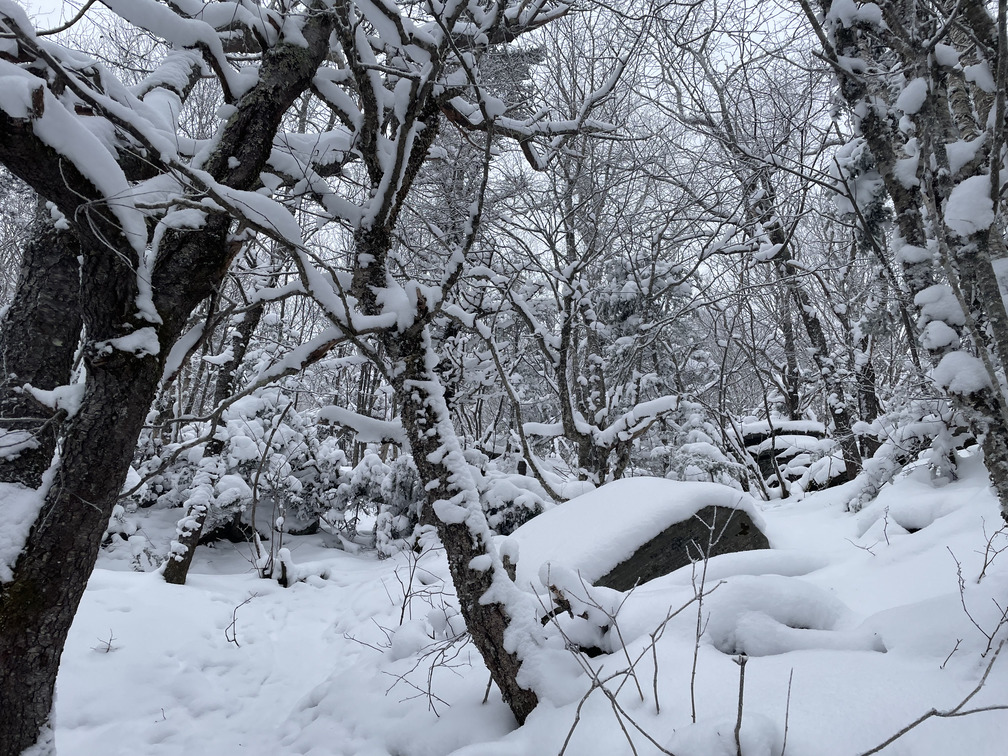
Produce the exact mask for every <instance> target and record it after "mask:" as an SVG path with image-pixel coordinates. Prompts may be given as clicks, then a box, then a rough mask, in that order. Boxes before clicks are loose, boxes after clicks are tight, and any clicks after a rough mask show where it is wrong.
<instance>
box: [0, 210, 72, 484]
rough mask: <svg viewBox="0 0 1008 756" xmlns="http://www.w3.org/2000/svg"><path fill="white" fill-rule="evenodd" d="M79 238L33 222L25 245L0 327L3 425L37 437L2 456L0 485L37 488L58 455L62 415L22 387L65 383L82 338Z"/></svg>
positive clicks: (0, 416)
mask: <svg viewBox="0 0 1008 756" xmlns="http://www.w3.org/2000/svg"><path fill="white" fill-rule="evenodd" d="M79 251H80V245H79V244H78V242H77V236H76V233H75V232H74V231H72V230H70V229H67V230H62V231H61V230H58V229H56V228H55V227H54V225H53V223H52V221H51V220H50V219H48V218H46V217H44V216H41V215H40V217H38V218H37V219H36V221H35V223H34V224H33V226H32V229H31V232H30V236H29V239H28V243H27V244H26V245H25V248H24V253H23V256H22V261H21V270H20V273H19V275H18V284H17V289H16V290H15V294H14V300H13V301H12V302H11V305H10V308H9V309H8V310H7V313H6V314H5V316H4V318H3V322H2V323H0V427H2V428H3V429H4V430H12V431H25V432H28V433H31V434H32V435H33V436H34V443H35V446H34V448H31V449H26V450H24V451H22V452H21V453H20V454H19V455H18V456H17V457H15V458H0V481H5V482H9V483H21V484H23V485H25V486H27V487H29V488H38V486H39V484H40V483H41V480H42V473H44V472H45V471H46V469H47V468H48V467H49V464H50V462H51V461H52V457H53V452H54V451H55V450H56V439H57V436H58V434H59V424H60V419H61V418H60V416H59V415H58V414H57V413H56V412H55V411H54V410H52V409H50V408H48V407H46V406H45V405H43V404H41V403H40V402H38V401H35V400H34V399H32V398H31V396H30V395H28V394H26V393H25V392H24V391H23V390H22V387H23V386H24V385H25V384H31V385H32V386H33V387H34V388H37V389H43V390H46V391H48V390H51V389H54V388H56V387H57V386H63V385H65V384H67V383H69V382H70V370H71V367H72V365H73V358H74V352H75V351H76V349H77V342H78V341H79V340H80V333H81V316H80V311H79V308H78V299H79V293H80V292H79V289H80V264H79V263H78V262H77V255H78V253H79Z"/></svg>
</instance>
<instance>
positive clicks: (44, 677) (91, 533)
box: [0, 13, 332, 756]
mask: <svg viewBox="0 0 1008 756" xmlns="http://www.w3.org/2000/svg"><path fill="white" fill-rule="evenodd" d="M331 30H332V19H331V17H330V16H328V15H327V14H324V13H319V14H315V15H312V16H310V17H309V19H308V21H307V22H306V23H305V24H304V26H303V27H302V28H301V29H300V31H301V38H300V40H299V41H300V42H301V43H302V44H291V43H280V44H278V46H277V47H275V48H273V49H271V50H268V51H266V52H265V53H264V55H263V64H262V67H261V69H260V75H259V80H258V83H257V84H256V85H255V86H254V87H253V88H252V89H251V90H249V92H248V93H246V94H245V95H244V96H243V97H242V99H241V100H240V101H239V102H238V104H237V108H236V110H235V112H234V113H233V114H232V115H231V117H230V119H229V120H228V122H227V124H226V126H225V127H224V129H223V130H222V132H221V134H220V136H219V140H218V147H217V149H216V151H215V152H214V153H213V154H212V155H211V156H210V157H209V158H208V160H207V162H206V163H205V164H204V165H203V169H204V170H206V171H207V172H208V174H209V175H211V176H213V177H215V178H216V179H217V180H218V181H220V182H222V183H224V184H227V185H229V186H232V187H234V188H237V189H248V188H250V187H253V186H255V185H256V183H257V182H258V180H259V174H260V172H261V171H262V170H263V167H264V166H265V162H266V159H267V157H268V156H269V154H270V151H271V149H272V145H273V138H274V136H275V134H276V131H277V129H278V127H279V125H280V122H281V119H282V117H283V114H284V113H285V112H286V111H287V109H288V108H289V107H290V105H291V104H292V103H293V101H294V99H295V98H296V97H297V96H299V95H300V94H301V93H302V92H303V91H304V90H305V89H306V88H307V87H308V86H309V84H310V82H311V80H312V77H313V76H314V75H315V73H316V71H317V69H318V66H319V65H320V64H321V63H322V61H323V60H324V58H325V56H326V54H327V53H328V51H329V44H328V41H329V35H330V32H331ZM304 43H307V46H305V44H304ZM0 160H2V161H3V162H4V163H5V164H6V165H7V167H8V168H10V170H11V171H12V172H13V173H15V174H16V175H18V176H19V177H20V178H22V179H23V180H25V181H26V182H27V183H29V184H30V185H31V186H32V187H33V188H35V190H36V191H37V192H38V193H39V194H40V195H41V196H43V197H47V198H48V199H50V200H52V201H54V202H56V203H57V205H58V206H59V207H60V209H61V211H63V213H64V215H65V216H66V217H67V218H73V219H75V222H78V221H79V224H78V225H77V227H76V230H77V232H78V235H79V238H80V241H81V245H82V247H84V249H83V250H82V252H83V254H82V259H83V260H84V264H83V266H82V273H81V280H82V282H83V283H82V287H81V305H80V307H81V311H82V313H83V319H84V323H85V325H86V332H87V336H88V344H87V345H86V348H85V351H84V362H85V366H86V368H87V379H86V383H85V393H84V398H83V401H82V404H81V406H80V408H79V410H78V412H77V414H76V415H75V416H74V417H73V418H71V420H70V421H69V422H68V423H67V424H66V426H65V430H64V433H63V449H62V454H61V457H60V465H59V468H58V469H57V470H56V471H55V481H54V484H53V485H52V486H51V487H50V488H49V490H48V493H47V495H46V498H45V501H44V504H43V506H42V510H41V512H40V513H39V516H38V517H37V519H36V522H35V524H34V526H33V527H32V530H31V532H30V534H29V536H28V540H27V543H26V544H25V546H24V548H23V550H22V551H21V553H20V555H19V557H18V559H17V563H16V564H15V565H14V570H13V579H12V581H11V582H8V583H4V584H0V701H2V702H3V703H2V706H0V756H18V754H20V753H21V752H22V751H23V750H24V749H26V748H28V747H30V746H31V745H33V744H34V743H35V742H36V740H37V739H38V738H39V735H40V733H44V732H45V727H46V725H47V722H48V719H49V716H50V712H51V709H52V700H53V689H54V686H55V682H56V672H57V669H58V664H59V657H60V654H61V653H62V651H63V645H64V643H65V642H66V637H67V634H68V632H69V630H70V625H71V622H72V620H73V616H74V613H75V612H76V610H77V607H78V605H79V603H80V599H81V596H82V595H83V592H84V587H85V585H86V583H87V579H88V576H89V575H90V573H91V570H92V568H93V567H94V563H95V560H96V558H97V554H98V549H99V547H100V542H101V535H102V533H103V532H104V530H105V527H106V525H107V524H108V518H109V517H110V515H111V512H112V508H113V506H114V505H115V502H116V499H117V497H118V494H119V490H120V488H121V486H122V483H123V481H124V480H125V477H126V472H127V470H128V468H129V463H130V460H131V458H132V455H133V450H134V447H135V445H136V441H137V438H138V436H139V434H140V429H141V427H142V424H143V422H144V419H145V417H146V413H147V411H148V409H149V407H150V404H151V402H152V400H153V398H154V395H155V390H156V388H157V384H158V381H159V379H160V377H161V368H162V366H163V362H164V359H165V357H166V355H167V354H168V351H169V350H170V348H171V346H172V345H173V344H174V343H175V341H176V340H177V339H178V336H179V334H180V333H181V332H182V328H183V326H184V325H185V321H186V319H187V318H188V316H189V314H190V313H191V312H192V311H193V310H194V309H195V307H196V306H197V304H198V303H199V302H200V301H202V300H203V299H205V298H206V297H207V296H209V295H210V294H211V293H212V291H213V290H214V287H216V286H218V285H219V284H220V282H221V280H222V279H223V277H224V274H225V273H226V271H227V269H228V267H229V265H230V251H229V250H230V247H229V245H228V244H227V243H226V239H227V232H228V229H229V227H230V225H231V219H230V218H229V217H226V216H224V215H212V216H210V217H209V218H208V220H207V222H206V224H205V226H204V227H203V228H202V229H200V230H198V231H182V230H170V231H169V232H167V233H166V234H165V235H164V237H163V238H162V241H161V245H160V248H159V254H158V258H157V260H156V263H155V267H154V271H153V275H152V280H151V285H152V289H153V292H154V303H155V305H156V308H157V311H158V314H159V316H160V317H161V319H162V321H163V322H162V323H161V324H160V325H158V326H156V328H155V330H156V332H157V341H158V343H157V346H156V349H157V355H146V356H138V355H137V354H133V353H128V352H123V351H120V350H117V349H114V348H113V349H111V350H107V349H106V348H104V346H102V345H107V344H109V342H110V341H111V340H112V339H115V338H118V337H121V336H126V335H135V334H136V333H137V330H138V329H140V328H143V327H152V328H154V326H151V324H150V323H149V322H147V321H144V320H142V319H138V318H137V315H138V313H137V308H136V301H137V291H138V289H137V275H136V270H137V267H138V265H137V259H136V257H137V253H136V251H135V249H134V248H133V247H132V245H131V244H129V243H128V242H127V241H126V239H124V238H123V233H122V229H120V228H119V227H118V226H117V225H116V221H115V218H114V217H112V216H111V214H109V215H106V214H104V213H93V212H92V213H89V212H88V211H89V208H91V207H93V206H101V205H103V204H104V203H106V202H107V199H106V198H105V197H104V196H103V195H102V193H101V192H100V191H99V190H98V189H97V188H96V187H95V186H94V185H93V184H92V183H91V182H90V181H89V180H88V179H87V178H85V177H84V176H83V175H82V174H81V173H80V172H79V171H78V170H77V168H76V167H75V165H74V164H73V163H72V161H69V160H67V159H66V158H65V157H64V156H61V155H60V154H58V153H57V152H56V151H55V150H53V149H52V148H51V147H49V146H48V145H45V144H44V143H42V142H41V141H40V140H39V139H38V137H37V136H36V135H35V133H34V131H33V128H32V124H31V116H29V118H28V119H14V118H11V117H9V116H8V115H6V113H5V112H3V111H0ZM78 209H79V210H81V212H80V214H79V217H78V213H77V210H78ZM40 336H41V335H40V334H39V333H36V332H33V333H30V334H27V335H26V338H28V339H29V341H30V343H34V340H35V339H37V338H39V337H40ZM148 344H149V342H148ZM149 346H153V344H149Z"/></svg>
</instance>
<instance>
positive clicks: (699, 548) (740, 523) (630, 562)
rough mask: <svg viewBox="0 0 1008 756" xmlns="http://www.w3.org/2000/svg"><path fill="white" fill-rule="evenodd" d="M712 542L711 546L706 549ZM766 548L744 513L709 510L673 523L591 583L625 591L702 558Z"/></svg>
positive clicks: (767, 542) (719, 509) (730, 510)
mask: <svg viewBox="0 0 1008 756" xmlns="http://www.w3.org/2000/svg"><path fill="white" fill-rule="evenodd" d="M712 527H713V534H712V532H711V529H712ZM712 541H714V543H713V545H711V546H710V548H708V544H710V543H711V542H712ZM767 548H770V543H769V541H767V538H766V536H765V535H763V533H762V532H761V531H760V529H759V528H758V527H756V525H755V524H754V523H753V521H752V519H751V518H750V517H749V515H748V514H746V513H745V512H744V511H742V510H741V509H732V508H729V507H715V506H709V507H704V508H703V509H701V510H699V511H698V512H697V513H696V514H695V515H693V516H692V517H689V518H687V519H685V520H682V521H681V522H676V523H673V524H672V525H671V526H669V527H668V528H666V529H665V530H663V531H662V532H661V533H659V534H658V535H656V536H655V537H654V538H652V539H651V540H650V541H648V542H646V543H644V544H643V545H641V546H640V547H639V548H638V549H637V551H635V552H634V553H633V555H632V556H630V557H629V558H628V559H626V560H624V561H623V562H620V563H619V564H618V565H616V566H615V567H614V568H613V569H612V570H610V571H609V573H608V574H606V575H603V576H602V577H601V578H599V579H598V580H596V581H594V582H595V584H596V585H602V586H605V587H607V588H614V589H616V590H618V591H627V590H630V589H631V588H633V587H634V586H635V585H637V584H638V583H644V582H647V581H648V580H653V579H654V578H656V577H661V576H662V575H667V574H669V573H670V572H673V571H674V570H677V569H679V568H680V567H685V566H686V565H688V564H689V563H690V562H691V561H695V560H698V559H703V558H704V556H717V555H718V554H730V553H733V552H736V551H751V550H753V549H767Z"/></svg>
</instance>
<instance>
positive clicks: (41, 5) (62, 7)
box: [22, 0, 81, 26]
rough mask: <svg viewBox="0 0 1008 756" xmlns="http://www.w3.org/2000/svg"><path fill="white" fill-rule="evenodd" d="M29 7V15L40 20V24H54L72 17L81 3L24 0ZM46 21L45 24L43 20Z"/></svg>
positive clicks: (53, 0)
mask: <svg viewBox="0 0 1008 756" xmlns="http://www.w3.org/2000/svg"><path fill="white" fill-rule="evenodd" d="M22 4H23V5H24V6H25V7H26V8H27V9H28V15H29V16H32V17H33V18H37V19H38V20H39V25H40V26H50V25H52V26H54V25H56V24H58V23H59V22H60V21H61V20H62V19H63V18H64V17H68V18H69V17H72V15H73V14H74V13H75V12H76V9H77V8H80V7H81V3H80V2H77V1H76V0H75V1H74V2H64V0H23V3H22ZM43 21H45V24H43V23H42V22H43Z"/></svg>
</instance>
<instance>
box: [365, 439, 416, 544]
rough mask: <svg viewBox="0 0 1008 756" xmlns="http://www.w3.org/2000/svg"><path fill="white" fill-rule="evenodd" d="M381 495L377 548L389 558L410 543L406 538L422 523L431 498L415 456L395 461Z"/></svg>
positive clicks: (376, 537) (377, 523) (406, 456)
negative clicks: (421, 517)
mask: <svg viewBox="0 0 1008 756" xmlns="http://www.w3.org/2000/svg"><path fill="white" fill-rule="evenodd" d="M381 494H382V501H381V503H380V505H379V507H378V519H377V520H376V521H375V548H376V549H377V550H378V555H379V556H381V557H386V556H391V555H392V554H394V553H395V552H396V551H399V550H401V549H402V548H404V547H405V546H406V545H407V544H406V540H405V539H407V538H409V536H411V535H412V534H413V531H414V530H415V529H416V527H417V525H419V523H420V512H421V510H422V509H423V504H424V501H426V498H427V497H426V493H425V492H424V487H423V483H421V481H420V473H419V472H418V471H417V469H416V465H414V464H413V457H411V456H410V455H409V454H403V455H400V456H399V457H397V458H396V459H395V460H394V461H393V462H392V464H391V465H390V466H389V474H388V476H387V477H386V478H385V480H384V481H382V486H381Z"/></svg>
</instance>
